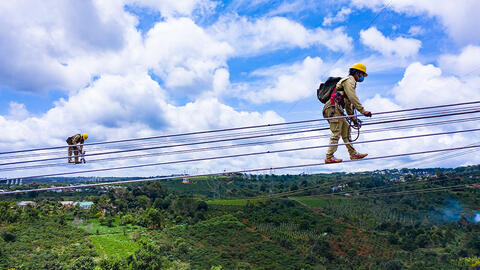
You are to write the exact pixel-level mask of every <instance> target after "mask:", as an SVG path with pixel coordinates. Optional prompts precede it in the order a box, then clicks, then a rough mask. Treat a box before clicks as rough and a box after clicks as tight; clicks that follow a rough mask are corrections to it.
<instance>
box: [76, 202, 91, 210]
mask: <svg viewBox="0 0 480 270" xmlns="http://www.w3.org/2000/svg"><path fill="white" fill-rule="evenodd" d="M73 205H74V206H77V205H78V206H80V207H81V208H83V209H85V210H88V209H90V207H92V205H93V202H74V203H73Z"/></svg>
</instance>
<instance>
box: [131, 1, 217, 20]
mask: <svg viewBox="0 0 480 270" xmlns="http://www.w3.org/2000/svg"><path fill="white" fill-rule="evenodd" d="M125 3H126V4H130V5H137V6H140V7H147V8H151V9H153V10H156V11H159V12H160V13H161V15H162V16H163V17H174V16H190V15H192V14H193V13H194V12H196V11H197V12H200V13H202V14H208V13H210V12H212V11H213V9H215V7H216V6H217V3H216V2H214V1H209V0H163V1H156V0H125Z"/></svg>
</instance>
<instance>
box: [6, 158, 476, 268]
mask: <svg viewBox="0 0 480 270" xmlns="http://www.w3.org/2000/svg"><path fill="white" fill-rule="evenodd" d="M46 180H48V179H46ZM50 180H52V179H50ZM54 180H55V181H56V182H55V185H57V186H60V185H62V184H64V183H69V184H70V183H72V182H74V183H78V182H86V181H97V182H98V181H103V180H105V179H102V178H95V179H87V178H70V179H54ZM110 180H111V179H109V181H110ZM479 182H480V167H479V166H469V167H460V168H456V169H439V168H437V169H399V170H382V171H373V172H361V173H334V174H317V175H307V174H302V175H241V174H235V175H224V176H219V177H201V178H195V179H190V180H186V179H179V180H170V181H164V182H159V181H156V182H146V183H143V184H128V185H118V186H114V187H104V188H100V187H96V188H88V189H85V188H83V189H75V188H72V189H67V190H64V191H62V192H60V190H56V191H55V190H54V191H53V192H32V193H27V194H18V195H9V196H6V195H2V196H1V197H0V235H1V237H0V269H469V268H474V267H480V258H479V257H480V223H479V222H480V212H479V211H480V196H479V195H480V189H479V188H478V184H479ZM51 185H52V183H51V182H47V181H44V182H35V183H24V185H22V186H18V185H16V183H14V184H11V183H9V184H0V189H3V190H9V189H21V188H31V187H44V186H51Z"/></svg>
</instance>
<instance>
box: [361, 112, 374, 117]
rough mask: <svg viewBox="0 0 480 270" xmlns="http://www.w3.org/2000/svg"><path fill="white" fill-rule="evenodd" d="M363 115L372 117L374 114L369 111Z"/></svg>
mask: <svg viewBox="0 0 480 270" xmlns="http://www.w3.org/2000/svg"><path fill="white" fill-rule="evenodd" d="M363 115H365V116H366V117H372V113H371V112H369V111H365V112H364V113H363Z"/></svg>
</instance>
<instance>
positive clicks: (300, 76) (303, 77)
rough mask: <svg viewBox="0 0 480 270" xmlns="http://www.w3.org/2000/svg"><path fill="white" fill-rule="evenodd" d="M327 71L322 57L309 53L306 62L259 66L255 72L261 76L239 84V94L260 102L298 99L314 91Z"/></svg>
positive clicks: (254, 101) (310, 94) (253, 101)
mask: <svg viewBox="0 0 480 270" xmlns="http://www.w3.org/2000/svg"><path fill="white" fill-rule="evenodd" d="M323 71H325V67H324V65H323V61H322V60H321V59H320V58H318V57H315V58H311V57H306V58H305V59H304V60H303V61H302V62H298V63H294V64H291V65H288V66H287V65H282V66H275V67H271V68H269V69H266V70H257V71H255V72H253V73H252V74H251V75H252V76H257V77H260V79H259V80H258V81H255V82H253V83H251V84H241V85H237V88H238V90H237V91H239V92H237V93H236V95H237V96H238V97H239V98H244V99H247V100H249V101H250V102H252V103H257V104H260V103H267V102H272V101H282V102H292V101H296V100H299V99H302V98H306V97H310V96H312V95H314V92H315V91H314V90H315V89H316V87H318V83H319V79H320V77H321V75H322V73H323Z"/></svg>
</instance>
